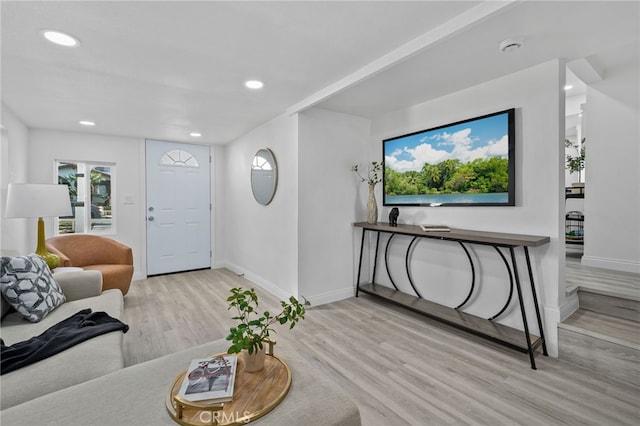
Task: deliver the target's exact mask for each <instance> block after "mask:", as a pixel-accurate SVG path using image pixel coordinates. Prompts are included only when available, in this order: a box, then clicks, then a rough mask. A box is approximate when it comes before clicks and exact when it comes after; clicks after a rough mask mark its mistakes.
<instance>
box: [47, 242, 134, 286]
mask: <svg viewBox="0 0 640 426" xmlns="http://www.w3.org/2000/svg"><path fill="white" fill-rule="evenodd" d="M45 244H46V246H47V250H49V251H50V252H51V253H55V254H57V255H58V256H60V266H75V267H80V268H82V269H93V270H97V271H100V272H102V290H103V291H104V290H108V289H112V288H117V289H119V290H120V291H122V295H123V296H124V295H125V294H127V292H128V291H129V286H130V285H131V278H132V277H133V252H132V250H131V247H128V246H126V245H124V244H121V243H119V242H117V241H115V240H112V239H110V238H106V237H101V236H98V235H87V234H68V235H60V236H58V237H53V238H49V239H47V240H46V242H45Z"/></svg>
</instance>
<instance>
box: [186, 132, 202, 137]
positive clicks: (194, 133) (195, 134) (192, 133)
mask: <svg viewBox="0 0 640 426" xmlns="http://www.w3.org/2000/svg"><path fill="white" fill-rule="evenodd" d="M189 136H193V137H194V138H199V137H200V136H202V133H198V132H191V133H189Z"/></svg>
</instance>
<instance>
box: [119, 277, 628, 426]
mask: <svg viewBox="0 0 640 426" xmlns="http://www.w3.org/2000/svg"><path fill="white" fill-rule="evenodd" d="M237 286H243V287H256V290H257V292H258V294H259V296H260V298H261V299H260V300H261V309H262V308H264V309H268V310H271V311H272V312H273V311H276V310H277V309H278V306H279V304H278V300H277V299H276V298H275V297H274V296H273V295H271V294H269V293H267V292H265V291H264V290H262V289H261V288H259V287H257V286H254V285H253V284H252V283H251V282H250V281H248V280H246V279H244V278H242V277H238V276H237V275H235V274H233V273H232V272H231V271H228V270H225V269H216V270H209V271H195V272H189V273H184V274H176V275H166V276H159V277H153V278H149V279H146V280H141V281H135V282H134V283H133V284H132V286H131V289H130V291H129V294H128V295H127V296H126V297H125V313H124V321H125V322H127V323H128V324H129V327H130V331H129V332H128V333H127V334H125V363H126V364H127V365H131V364H135V363H138V362H142V361H144V360H147V359H151V358H156V357H158V356H161V355H164V354H167V353H171V352H176V351H178V350H180V349H182V348H183V347H188V346H194V345H197V344H200V343H204V342H207V341H210V340H214V339H219V338H223V337H224V336H225V335H226V333H227V330H228V328H229V327H230V326H231V325H232V320H231V319H230V318H231V316H232V314H231V312H229V311H228V310H227V307H226V302H225V299H226V296H227V295H228V293H229V289H230V288H231V287H237ZM275 339H276V341H278V343H279V344H281V345H289V346H291V345H294V346H295V347H297V348H298V351H299V354H300V355H301V356H302V357H303V358H305V359H306V360H307V361H308V362H309V363H310V364H311V366H312V367H314V368H318V369H320V370H322V371H323V372H324V374H325V375H326V376H327V377H328V378H329V379H330V380H332V381H334V382H335V383H336V384H337V385H338V386H340V387H341V388H342V389H344V390H345V391H347V393H348V394H349V395H350V396H351V398H352V399H353V400H354V401H355V402H356V404H358V407H359V408H360V411H361V416H362V421H363V425H365V426H378V425H379V426H396V425H397V426H404V425H443V424H456V425H458V424H460V425H464V424H469V425H542V424H544V425H573V424H575V425H605V424H606V425H637V424H639V423H640V384H634V383H624V382H622V381H619V380H616V379H615V378H612V377H606V376H600V375H598V374H594V373H593V372H591V371H589V370H588V369H585V368H581V367H579V366H575V365H572V364H570V363H567V362H563V361H562V360H559V359H555V358H550V357H544V356H542V355H540V354H538V355H537V356H536V363H537V365H538V370H535V371H534V370H531V368H530V366H529V362H528V357H527V355H526V354H523V353H520V352H517V351H513V350H511V349H509V348H505V347H502V346H500V345H498V344H495V343H493V342H490V341H487V340H486V339H482V338H480V337H477V336H473V335H470V334H469V333H465V332H463V331H460V330H456V329H453V328H451V327H448V326H446V325H444V324H441V323H438V322H436V321H434V320H430V319H429V318H425V317H423V316H421V315H418V314H416V313H413V312H410V311H407V310H405V309H402V308H399V307H396V306H392V305H387V304H382V303H379V302H378V301H376V300H374V299H373V298H371V297H369V296H366V295H363V296H361V297H358V298H349V299H346V300H342V301H340V302H336V303H331V304H327V305H322V306H312V307H310V308H309V309H308V311H307V317H306V319H305V320H304V321H302V322H300V323H299V324H298V326H296V328H295V329H293V330H288V329H286V327H285V328H283V329H281V328H278V330H277V334H276V336H275ZM275 350H276V352H277V350H278V345H276V349H275ZM603 362H606V360H603ZM315 424H318V425H321V424H322V419H318V421H317V422H316V423H315ZM306 426H312V425H306Z"/></svg>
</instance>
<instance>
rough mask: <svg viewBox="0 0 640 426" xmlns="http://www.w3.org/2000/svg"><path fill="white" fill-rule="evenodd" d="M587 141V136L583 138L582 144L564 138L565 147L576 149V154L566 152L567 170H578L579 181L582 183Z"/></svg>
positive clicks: (573, 171) (570, 171) (574, 171)
mask: <svg viewBox="0 0 640 426" xmlns="http://www.w3.org/2000/svg"><path fill="white" fill-rule="evenodd" d="M585 142H586V138H582V141H581V142H580V145H578V144H577V143H574V142H571V141H570V140H569V139H565V140H564V146H565V148H573V149H574V150H575V151H576V155H575V156H573V155H570V154H566V157H567V170H569V173H576V172H578V182H579V183H582V171H583V170H584V158H585V149H584V144H585Z"/></svg>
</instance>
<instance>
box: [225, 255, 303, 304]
mask: <svg viewBox="0 0 640 426" xmlns="http://www.w3.org/2000/svg"><path fill="white" fill-rule="evenodd" d="M216 267H218V268H227V269H229V270H231V271H233V272H235V273H236V274H238V275H243V276H244V277H245V278H246V279H248V280H249V281H251V282H252V283H254V284H256V285H257V286H259V287H261V288H262V289H264V290H266V291H268V292H269V293H271V294H273V295H274V296H276V297H277V298H279V299H281V300H286V299H288V298H289V297H290V296H291V294H289V293H287V292H286V291H284V290H283V289H281V288H280V287H278V286H277V285H275V284H273V283H272V282H270V281H269V280H265V279H264V278H262V277H260V276H259V275H256V274H254V273H253V272H251V271H248V270H246V269H244V268H242V267H240V266H238V265H236V264H234V263H231V262H226V261H223V262H217V263H216ZM293 296H296V297H297V296H298V295H297V294H294V295H293Z"/></svg>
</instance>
